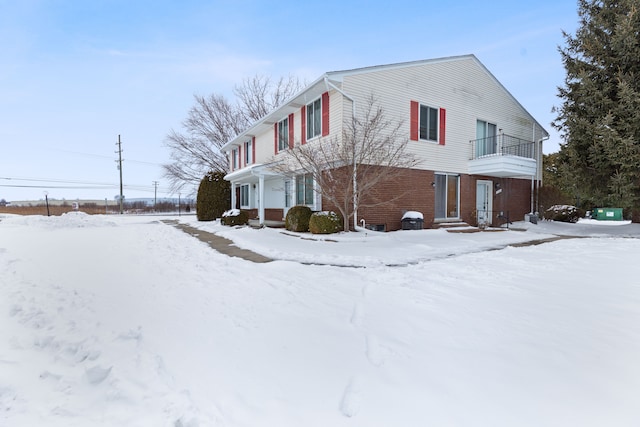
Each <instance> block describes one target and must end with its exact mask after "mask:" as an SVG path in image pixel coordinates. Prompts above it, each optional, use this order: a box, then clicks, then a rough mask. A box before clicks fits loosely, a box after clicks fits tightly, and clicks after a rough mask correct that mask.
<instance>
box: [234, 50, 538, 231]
mask: <svg viewBox="0 0 640 427" xmlns="http://www.w3.org/2000/svg"><path fill="white" fill-rule="evenodd" d="M371 96H374V97H375V98H376V100H377V101H378V102H379V103H380V104H381V106H382V107H383V108H384V112H385V114H386V116H387V117H388V118H389V119H392V120H396V121H397V122H398V123H401V131H402V132H404V135H406V138H407V139H408V145H407V152H409V153H411V154H412V155H414V156H416V157H417V158H418V159H419V164H418V166H416V167H415V168H412V169H411V170H409V171H407V173H405V174H403V178H402V179H398V180H397V182H393V183H385V189H384V191H388V192H389V194H390V195H391V194H399V193H400V192H402V194H403V195H402V197H399V198H397V197H396V198H394V200H393V202H392V203H389V204H387V205H383V206H378V207H376V208H371V209H362V210H359V211H358V212H357V218H358V220H364V222H365V223H366V224H367V225H369V226H372V227H375V228H376V229H379V230H387V231H389V230H398V229H400V228H401V225H402V223H401V219H402V215H403V213H404V212H406V211H419V212H421V213H422V214H423V218H424V226H425V227H427V228H430V227H434V226H437V225H438V224H440V223H445V222H447V223H450V222H467V223H470V224H476V223H485V224H488V225H491V224H493V225H496V224H497V223H499V222H501V221H504V218H505V217H507V216H508V217H509V218H510V219H511V220H512V221H513V220H522V219H523V218H524V216H525V214H527V213H530V212H534V211H535V192H536V190H537V188H538V186H539V185H540V183H541V178H542V143H543V141H544V140H545V139H547V138H548V133H547V131H546V130H545V129H543V128H542V126H541V125H540V124H539V123H538V122H537V121H536V120H535V119H534V118H533V117H532V116H531V115H530V114H529V113H528V112H527V111H526V110H525V109H524V107H523V106H522V105H521V104H520V103H519V102H518V101H517V100H516V99H515V98H514V97H513V96H512V95H511V94H510V93H509V91H508V90H507V89H506V88H505V87H504V86H503V85H502V84H501V83H500V82H499V81H498V80H497V79H496V78H495V77H494V76H493V75H492V74H491V72H489V70H487V68H486V67H485V66H484V65H483V64H482V63H480V61H479V60H478V59H477V58H476V57H475V56H474V55H464V56H455V57H448V58H439V59H430V60H422V61H414V62H406V63H399V64H390V65H379V66H373V67H366V68H359V69H354V70H345V71H335V72H327V73H325V74H324V75H322V76H321V77H320V78H318V79H317V80H316V81H314V82H313V83H312V84H310V85H309V86H307V87H306V88H305V89H303V90H302V91H301V92H299V93H298V94H297V95H295V96H293V97H292V98H291V99H290V100H288V101H287V102H286V103H284V104H283V105H282V106H281V107H279V108H277V109H276V110H275V111H272V112H271V113H269V114H268V115H267V116H266V117H263V118H262V119H261V120H259V121H258V122H256V123H254V124H253V125H252V126H251V127H250V128H249V129H247V130H246V131H244V132H242V133H241V134H240V135H238V136H236V137H235V138H234V139H233V140H231V141H229V142H228V143H226V144H225V145H224V146H223V147H222V151H223V152H225V153H227V154H228V156H229V161H230V169H231V172H230V173H229V174H227V176H226V177H225V179H226V180H228V181H230V182H231V184H232V189H233V191H232V203H231V204H232V206H231V207H233V208H241V209H247V210H250V211H251V212H252V216H253V217H255V218H257V219H258V220H259V222H260V223H261V224H264V223H268V221H271V220H272V221H282V220H283V218H284V216H285V215H286V213H287V211H288V209H289V208H290V207H292V206H294V205H298V204H304V205H307V206H309V207H311V209H312V210H334V207H333V206H330V205H329V204H328V203H327V200H326V199H325V200H323V197H322V192H321V189H320V188H318V187H317V183H316V182H314V180H313V178H312V177H311V176H308V175H307V176H305V175H303V174H301V175H298V176H294V177H291V176H283V175H279V174H278V173H276V172H274V171H273V169H272V168H270V163H272V162H274V161H277V159H278V156H281V155H282V153H283V152H284V151H286V150H289V149H290V148H292V147H294V146H295V144H308V143H311V142H313V141H314V140H317V141H319V142H320V143H322V141H327V142H328V141H330V140H332V138H340V137H341V135H342V131H343V126H344V125H345V123H348V121H350V120H351V119H352V114H358V111H359V110H358V107H359V106H362V105H364V104H365V103H366V100H367V99H369V98H371ZM334 140H335V139H334ZM407 190H409V191H407ZM390 200H391V198H390Z"/></svg>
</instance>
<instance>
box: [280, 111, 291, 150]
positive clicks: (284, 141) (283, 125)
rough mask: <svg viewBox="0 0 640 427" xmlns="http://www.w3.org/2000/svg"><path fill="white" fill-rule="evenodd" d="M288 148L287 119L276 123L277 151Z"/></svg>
mask: <svg viewBox="0 0 640 427" xmlns="http://www.w3.org/2000/svg"><path fill="white" fill-rule="evenodd" d="M287 148H289V118H288V117H287V118H286V119H284V120H282V121H280V122H278V151H283V150H286V149H287Z"/></svg>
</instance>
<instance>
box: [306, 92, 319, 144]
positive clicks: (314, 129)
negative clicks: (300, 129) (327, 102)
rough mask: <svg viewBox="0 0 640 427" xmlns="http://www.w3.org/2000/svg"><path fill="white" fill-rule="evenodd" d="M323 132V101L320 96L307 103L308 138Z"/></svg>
mask: <svg viewBox="0 0 640 427" xmlns="http://www.w3.org/2000/svg"><path fill="white" fill-rule="evenodd" d="M321 133H322V102H321V100H320V98H318V99H316V100H315V101H313V102H312V103H311V104H307V140H310V139H311V138H315V137H316V136H320V134H321Z"/></svg>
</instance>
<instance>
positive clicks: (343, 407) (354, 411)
mask: <svg viewBox="0 0 640 427" xmlns="http://www.w3.org/2000/svg"><path fill="white" fill-rule="evenodd" d="M359 383H360V381H359V380H358V378H356V377H354V378H352V379H351V381H349V384H348V385H347V387H346V388H345V390H344V394H343V395H342V401H341V402H340V412H342V414H343V415H344V416H345V417H349V418H351V417H355V416H356V415H358V412H359V411H360V404H361V401H362V390H361V388H360V384H359Z"/></svg>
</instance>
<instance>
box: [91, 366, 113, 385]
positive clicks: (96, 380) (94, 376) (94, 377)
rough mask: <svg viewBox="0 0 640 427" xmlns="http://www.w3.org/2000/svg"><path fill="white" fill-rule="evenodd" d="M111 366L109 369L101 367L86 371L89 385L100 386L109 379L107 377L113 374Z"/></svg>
mask: <svg viewBox="0 0 640 427" xmlns="http://www.w3.org/2000/svg"><path fill="white" fill-rule="evenodd" d="M111 368H112V367H111V366H110V367H108V368H106V369H105V368H101V367H100V366H97V365H96V366H94V367H92V368H89V369H87V370H86V371H85V375H86V377H87V381H89V384H93V385H98V384H100V383H101V382H102V381H104V380H105V379H107V377H108V376H109V374H110V373H111Z"/></svg>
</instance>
